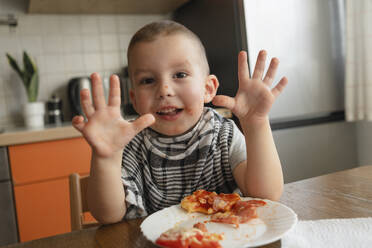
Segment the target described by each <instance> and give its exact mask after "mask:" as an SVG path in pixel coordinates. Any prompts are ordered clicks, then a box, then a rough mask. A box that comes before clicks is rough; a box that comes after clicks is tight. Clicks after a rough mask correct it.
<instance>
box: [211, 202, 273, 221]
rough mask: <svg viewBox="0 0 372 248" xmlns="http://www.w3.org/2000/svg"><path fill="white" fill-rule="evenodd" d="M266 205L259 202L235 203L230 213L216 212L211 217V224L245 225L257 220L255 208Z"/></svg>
mask: <svg viewBox="0 0 372 248" xmlns="http://www.w3.org/2000/svg"><path fill="white" fill-rule="evenodd" d="M264 205H266V202H264V201H261V200H249V201H237V202H236V203H235V205H234V206H233V207H232V208H231V210H230V211H226V212H223V213H222V212H218V213H215V214H213V215H212V216H211V222H217V223H225V224H233V225H235V227H239V224H242V223H247V222H248V221H250V220H251V219H254V218H257V211H256V209H257V207H261V206H264Z"/></svg>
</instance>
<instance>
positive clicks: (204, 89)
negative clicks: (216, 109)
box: [129, 34, 218, 136]
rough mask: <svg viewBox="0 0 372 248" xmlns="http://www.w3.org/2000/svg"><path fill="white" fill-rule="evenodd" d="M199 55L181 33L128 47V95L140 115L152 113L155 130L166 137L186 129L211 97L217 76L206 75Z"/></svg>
mask: <svg viewBox="0 0 372 248" xmlns="http://www.w3.org/2000/svg"><path fill="white" fill-rule="evenodd" d="M200 54H201V51H200V48H199V47H198V45H197V43H196V42H195V41H194V40H192V39H191V38H189V37H188V36H186V35H182V34H173V35H167V36H160V37H158V38H156V40H154V41H151V42H140V43H137V44H136V45H135V46H134V47H133V49H132V50H131V53H130V57H129V60H130V66H129V70H130V75H131V80H132V84H133V85H132V86H133V87H132V90H131V92H130V97H131V100H132V103H133V105H134V108H135V109H136V111H137V112H138V113H139V114H140V115H143V114H146V113H151V114H153V115H154V117H155V119H156V121H155V123H154V124H153V125H152V126H151V128H152V129H154V130H155V131H157V132H159V133H162V134H165V135H170V136H172V135H179V134H182V133H184V132H186V131H188V130H189V129H190V128H192V127H193V126H194V125H195V124H196V123H197V122H198V120H199V118H200V116H201V114H202V111H203V107H204V103H206V102H210V101H211V100H212V99H213V97H214V96H215V94H216V91H217V87H218V81H217V78H216V77H215V76H213V75H208V74H207V69H206V66H205V65H204V64H203V60H202V56H201V55H200Z"/></svg>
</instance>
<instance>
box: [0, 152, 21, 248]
mask: <svg viewBox="0 0 372 248" xmlns="http://www.w3.org/2000/svg"><path fill="white" fill-rule="evenodd" d="M0 199H1V200H0V210H1V211H0V246H3V245H9V244H13V243H16V242H18V231H17V221H16V214H15V206H14V197H13V186H12V181H11V176H10V172H9V159H8V149H7V148H6V147H0Z"/></svg>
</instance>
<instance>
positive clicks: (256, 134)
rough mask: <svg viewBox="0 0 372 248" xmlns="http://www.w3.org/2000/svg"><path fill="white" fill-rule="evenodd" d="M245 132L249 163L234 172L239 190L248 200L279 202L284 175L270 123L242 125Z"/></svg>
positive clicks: (243, 164) (245, 162) (237, 167)
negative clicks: (262, 199) (257, 198)
mask: <svg viewBox="0 0 372 248" xmlns="http://www.w3.org/2000/svg"><path fill="white" fill-rule="evenodd" d="M243 126H244V127H243ZM242 128H243V133H244V136H245V142H246V151H247V160H246V161H244V162H242V163H240V164H239V165H238V166H236V167H235V169H234V171H233V174H234V178H235V180H236V182H237V184H238V186H239V188H240V190H241V191H242V193H243V194H244V195H246V196H251V197H259V198H264V199H270V200H279V198H280V196H281V194H282V191H283V174H282V167H281V164H280V160H279V156H278V153H277V151H276V147H275V144H274V140H273V136H272V134H271V129H270V124H269V121H266V122H265V123H261V124H259V125H254V124H253V125H249V124H242Z"/></svg>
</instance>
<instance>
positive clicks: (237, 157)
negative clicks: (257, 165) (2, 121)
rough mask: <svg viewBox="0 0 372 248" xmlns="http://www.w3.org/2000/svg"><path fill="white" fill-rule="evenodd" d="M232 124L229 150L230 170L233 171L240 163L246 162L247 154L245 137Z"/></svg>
mask: <svg viewBox="0 0 372 248" xmlns="http://www.w3.org/2000/svg"><path fill="white" fill-rule="evenodd" d="M232 124H233V136H232V139H231V145H230V150H229V158H230V166H231V170H232V171H234V169H235V167H236V166H237V165H238V164H240V163H241V162H243V161H245V160H247V152H246V146H245V137H244V135H243V134H242V132H241V131H240V130H239V128H238V127H237V126H236V124H235V122H233V121H232Z"/></svg>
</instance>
